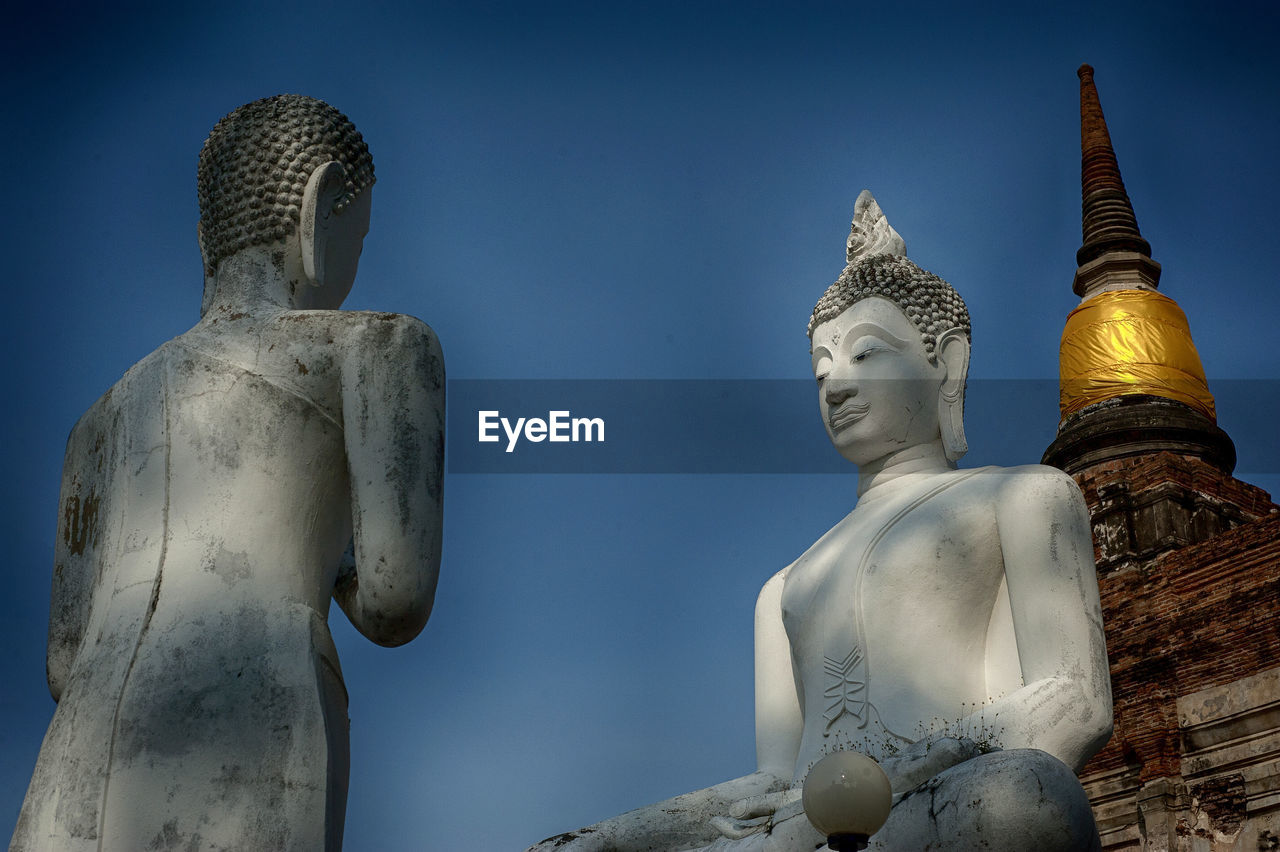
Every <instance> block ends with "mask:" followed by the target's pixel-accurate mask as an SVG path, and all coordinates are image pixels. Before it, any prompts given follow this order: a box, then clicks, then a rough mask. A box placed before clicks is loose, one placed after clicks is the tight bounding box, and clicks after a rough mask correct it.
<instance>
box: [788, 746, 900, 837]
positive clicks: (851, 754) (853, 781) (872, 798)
mask: <svg viewBox="0 0 1280 852" xmlns="http://www.w3.org/2000/svg"><path fill="white" fill-rule="evenodd" d="M802 801H803V803H804V812H805V815H806V816H808V818H809V822H811V823H813V826H814V828H816V829H818V831H820V832H822V833H823V834H825V835H827V837H828V838H829V840H828V845H829V846H830V847H831V848H832V849H836V850H843V849H865V848H866V844H867V839H868V838H869V837H870V836H871V835H873V834H875V833H876V832H877V831H879V830H880V828H881V826H883V825H884V824H885V821H886V820H888V819H889V808H890V807H891V806H892V804H893V790H892V788H891V787H890V785H889V776H887V775H885V774H884V770H883V769H881V768H880V764H878V763H876V762H875V761H874V760H872V759H871V758H869V757H867V756H866V755H865V754H859V753H858V752H856V751H837V752H833V753H832V754H829V755H827V756H826V757H824V758H822V760H819V761H818V762H817V763H816V764H814V766H813V768H812V769H810V770H809V775H808V776H807V777H806V778H805V779H804V792H803V798H802Z"/></svg>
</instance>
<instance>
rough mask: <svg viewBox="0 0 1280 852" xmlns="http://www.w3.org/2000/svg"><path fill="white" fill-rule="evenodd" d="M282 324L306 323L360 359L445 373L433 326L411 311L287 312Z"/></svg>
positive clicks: (439, 374) (440, 373)
mask: <svg viewBox="0 0 1280 852" xmlns="http://www.w3.org/2000/svg"><path fill="white" fill-rule="evenodd" d="M277 322H278V324H279V326H281V327H282V328H285V329H288V327H289V326H291V325H292V326H303V327H306V328H307V329H308V333H309V334H310V335H311V336H313V337H314V336H316V335H317V334H318V335H322V336H324V337H325V338H326V340H325V342H326V343H327V344H332V345H336V346H337V347H339V348H340V349H344V350H347V351H348V352H350V353H352V354H353V355H355V356H356V359H357V360H359V359H360V358H361V356H367V357H368V358H381V359H384V360H385V359H387V358H393V359H396V360H399V361H401V362H403V363H406V364H410V365H412V366H413V367H414V368H415V369H417V370H418V371H420V372H425V373H428V374H431V375H437V376H442V375H443V372H444V355H443V352H442V351H441V349H440V341H439V339H438V338H437V337H436V333H435V332H434V331H432V329H431V326H429V325H427V324H426V323H425V322H423V321H422V320H420V319H418V318H417V317H414V316H410V315H409V314H392V313H386V312H384V311H286V312H285V313H283V314H281V315H280V316H279V319H278V320H277Z"/></svg>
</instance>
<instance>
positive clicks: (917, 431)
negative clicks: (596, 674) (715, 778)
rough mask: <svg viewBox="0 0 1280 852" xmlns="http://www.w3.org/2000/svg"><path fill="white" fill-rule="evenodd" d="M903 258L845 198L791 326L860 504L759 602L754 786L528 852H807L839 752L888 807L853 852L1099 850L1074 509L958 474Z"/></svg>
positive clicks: (1095, 724) (1092, 657)
mask: <svg viewBox="0 0 1280 852" xmlns="http://www.w3.org/2000/svg"><path fill="white" fill-rule="evenodd" d="M905 254H906V251H905V246H904V245H903V243H902V240H901V238H900V237H899V236H898V235H897V233H896V232H894V231H893V229H892V228H891V227H889V225H888V223H887V221H885V219H884V216H883V214H882V213H881V212H880V209H879V206H878V205H877V204H876V203H875V200H874V199H873V198H872V197H871V195H870V193H868V192H863V193H862V195H860V196H859V198H858V201H857V205H856V215H855V219H854V225H853V232H852V234H851V235H850V239H849V245H848V254H847V259H848V261H849V264H848V266H847V267H846V268H845V270H844V272H843V273H842V274H841V275H840V277H839V279H838V280H837V281H836V282H835V283H834V284H833V285H832V286H831V287H830V288H829V289H828V290H827V292H826V294H825V295H824V296H823V297H822V299H821V300H820V301H819V302H818V305H817V307H816V308H815V309H814V314H813V317H812V319H811V320H810V323H809V333H810V339H811V342H812V345H811V352H812V356H813V371H814V376H815V378H816V379H817V383H818V405H819V409H820V411H821V413H822V419H823V422H824V424H825V425H826V428H827V432H828V434H829V435H830V437H831V441H832V443H833V444H834V445H835V447H836V449H837V450H838V451H839V452H840V453H841V455H843V456H844V457H845V458H846V459H848V460H849V461H850V462H852V463H853V464H854V465H856V466H857V468H858V500H857V504H856V506H855V507H854V508H853V511H852V512H850V513H849V514H848V515H847V516H846V517H845V518H844V519H843V520H841V521H840V522H839V523H837V524H836V525H835V526H834V527H832V529H831V530H830V531H828V532H827V533H826V534H825V535H824V536H822V538H820V539H819V540H818V541H817V542H816V543H815V544H814V545H813V546H812V547H810V548H809V549H808V550H807V551H806V552H805V553H804V554H803V555H801V556H800V558H799V559H797V560H796V561H795V562H793V563H792V564H791V565H789V566H787V567H786V568H784V569H783V570H781V571H779V572H778V573H777V574H776V575H774V576H773V578H772V579H770V580H769V581H768V582H767V583H766V584H765V586H764V588H763V590H762V591H761V592H760V596H759V600H758V602H757V604H756V616H755V619H756V620H755V636H756V638H755V645H756V675H755V677H756V753H757V761H758V769H757V771H756V772H754V773H752V774H751V775H747V776H744V777H742V778H737V779H733V780H731V781H727V782H724V783H722V784H718V785H716V786H714V787H710V788H707V789H704V790H699V791H696V792H694V793H689V794H686V795H684V796H678V797H676V798H674V799H669V800H667V801H664V802H659V803H658V804H656V805H652V806H649V807H647V808H641V809H639V810H636V811H632V812H630V813H627V814H623V815H622V816H620V817H615V818H613V819H610V820H606V821H604V822H601V823H597V824H596V825H593V826H589V827H587V828H584V829H580V830H579V831H576V832H570V833H568V834H563V835H559V836H557V837H554V838H550V839H548V840H547V841H544V842H543V843H541V844H539V845H538V846H536V847H534V849H537V850H551V849H556V850H560V851H561V852H582V850H619V852H625V851H626V850H659V849H660V850H688V849H726V850H728V849H732V850H756V849H760V850H785V852H799V850H813V849H818V848H822V847H823V846H824V843H825V838H824V837H823V836H822V835H820V834H819V833H818V832H817V830H816V829H814V828H813V826H812V825H810V824H809V822H808V820H807V819H806V818H805V816H804V813H803V810H802V808H801V805H800V785H801V784H802V782H803V781H804V779H805V776H806V775H807V774H808V771H809V769H810V768H811V767H812V766H813V765H814V764H815V763H816V762H817V761H818V760H819V759H821V758H822V757H823V756H824V755H826V754H828V753H830V752H832V751H838V750H846V749H853V750H857V751H861V752H864V753H866V754H869V755H871V756H872V757H874V758H875V759H876V760H878V761H879V762H880V764H881V766H882V767H883V769H884V770H885V772H886V773H887V774H888V776H889V779H890V782H891V784H892V787H893V792H894V806H893V809H892V811H891V813H890V816H889V821H888V823H887V824H886V825H885V827H884V828H883V829H881V830H880V832H879V833H877V834H876V835H875V836H874V837H873V838H872V842H871V848H873V849H883V850H897V851H898V852H919V850H922V849H926V848H927V849H932V850H956V852H959V850H972V849H977V848H992V849H1001V850H1032V849H1034V850H1037V852H1051V850H1062V851H1063V852H1067V850H1071V852H1078V850H1084V849H1091V848H1097V846H1098V836H1097V831H1096V828H1095V826H1094V822H1093V816H1092V812H1091V810H1090V808H1089V803H1088V800H1087V798H1086V797H1085V794H1084V790H1083V789H1082V788H1081V786H1080V784H1079V782H1078V781H1077V780H1076V778H1075V775H1074V772H1073V770H1078V769H1079V768H1080V767H1081V766H1083V765H1084V763H1085V761H1086V760H1087V759H1088V758H1089V757H1090V756H1091V755H1093V754H1094V753H1095V752H1097V751H1098V750H1099V749H1100V748H1101V747H1102V746H1103V745H1104V744H1105V743H1106V741H1107V739H1108V738H1109V737H1110V735H1111V722H1112V716H1111V691H1110V679H1109V673H1108V667H1107V658H1106V646H1105V643H1104V640H1103V633H1102V616H1101V611H1100V607H1099V603H1098V585H1097V580H1096V577H1095V575H1094V564H1093V543H1092V540H1091V537H1090V528H1089V518H1088V515H1087V513H1086V510H1085V505H1084V500H1083V498H1082V497H1081V494H1080V491H1079V489H1078V488H1077V486H1076V484H1075V482H1074V481H1073V480H1071V478H1070V477H1068V476H1067V475H1066V474H1064V473H1062V472H1061V471H1059V470H1056V469H1053V468H1048V467H1042V466H1040V465H1027V466H1023V467H1016V468H997V467H987V468H977V469H967V470H965V469H957V467H956V460H957V459H959V458H960V456H961V455H963V453H964V452H965V449H966V444H965V438H964V431H963V424H962V412H963V404H964V389H965V379H966V375H967V372H968V365H969V315H968V311H967V309H966V308H965V306H964V302H963V301H962V300H961V299H960V296H959V295H958V294H957V293H956V292H955V291H954V290H953V289H952V288H951V286H950V285H948V284H947V283H946V282H945V281H943V280H942V279H940V278H938V277H937V276H935V275H932V274H931V273H928V272H926V271H924V270H922V269H920V268H919V267H918V266H916V265H915V264H914V263H912V262H911V261H909V260H907V259H906V257H905Z"/></svg>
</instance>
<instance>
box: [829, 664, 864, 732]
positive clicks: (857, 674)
mask: <svg viewBox="0 0 1280 852" xmlns="http://www.w3.org/2000/svg"><path fill="white" fill-rule="evenodd" d="M865 659H866V657H865V655H864V654H863V653H862V649H861V648H860V647H858V646H856V645H855V646H854V648H853V650H851V651H850V652H849V653H848V654H847V655H846V656H845V658H844V659H843V660H834V659H832V658H831V657H828V656H825V655H824V656H823V658H822V669H823V672H824V673H825V676H826V680H827V688H826V691H825V692H824V693H823V695H824V696H825V697H826V698H827V709H826V712H824V713H823V714H822V718H823V719H825V720H826V722H827V724H826V727H825V728H824V729H823V732H822V735H823V736H824V737H825V736H827V735H829V734H830V733H831V726H832V725H834V724H835V722H836V720H837V719H839V718H840V717H841V716H843V715H845V714H846V713H848V714H849V715H850V716H853V717H854V718H855V719H857V720H858V727H860V728H861V727H863V726H864V725H866V724H867V694H866V693H867V680H866V667H865V666H864V665H863V663H864V662H865Z"/></svg>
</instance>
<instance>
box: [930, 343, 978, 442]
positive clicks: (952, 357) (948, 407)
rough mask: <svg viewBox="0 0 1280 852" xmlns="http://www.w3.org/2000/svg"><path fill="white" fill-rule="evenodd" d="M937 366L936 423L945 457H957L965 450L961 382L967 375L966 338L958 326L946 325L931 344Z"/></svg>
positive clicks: (967, 355) (967, 353)
mask: <svg viewBox="0 0 1280 852" xmlns="http://www.w3.org/2000/svg"><path fill="white" fill-rule="evenodd" d="M933 351H934V353H935V354H936V355H937V358H938V366H940V367H941V368H942V369H943V377H942V388H941V389H940V390H939V392H938V425H939V426H940V427H941V428H942V446H943V449H944V450H946V453H947V458H948V459H950V460H951V461H956V460H958V459H959V458H960V457H961V456H963V455H964V454H965V453H966V452H968V451H969V444H968V442H966V441H965V437H964V385H965V380H966V379H967V378H968V376H969V338H968V337H966V336H965V333H964V332H963V331H962V330H960V329H958V328H949V329H947V330H946V331H944V332H943V333H942V334H940V335H939V336H938V340H937V342H936V343H935V344H934V350H933Z"/></svg>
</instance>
